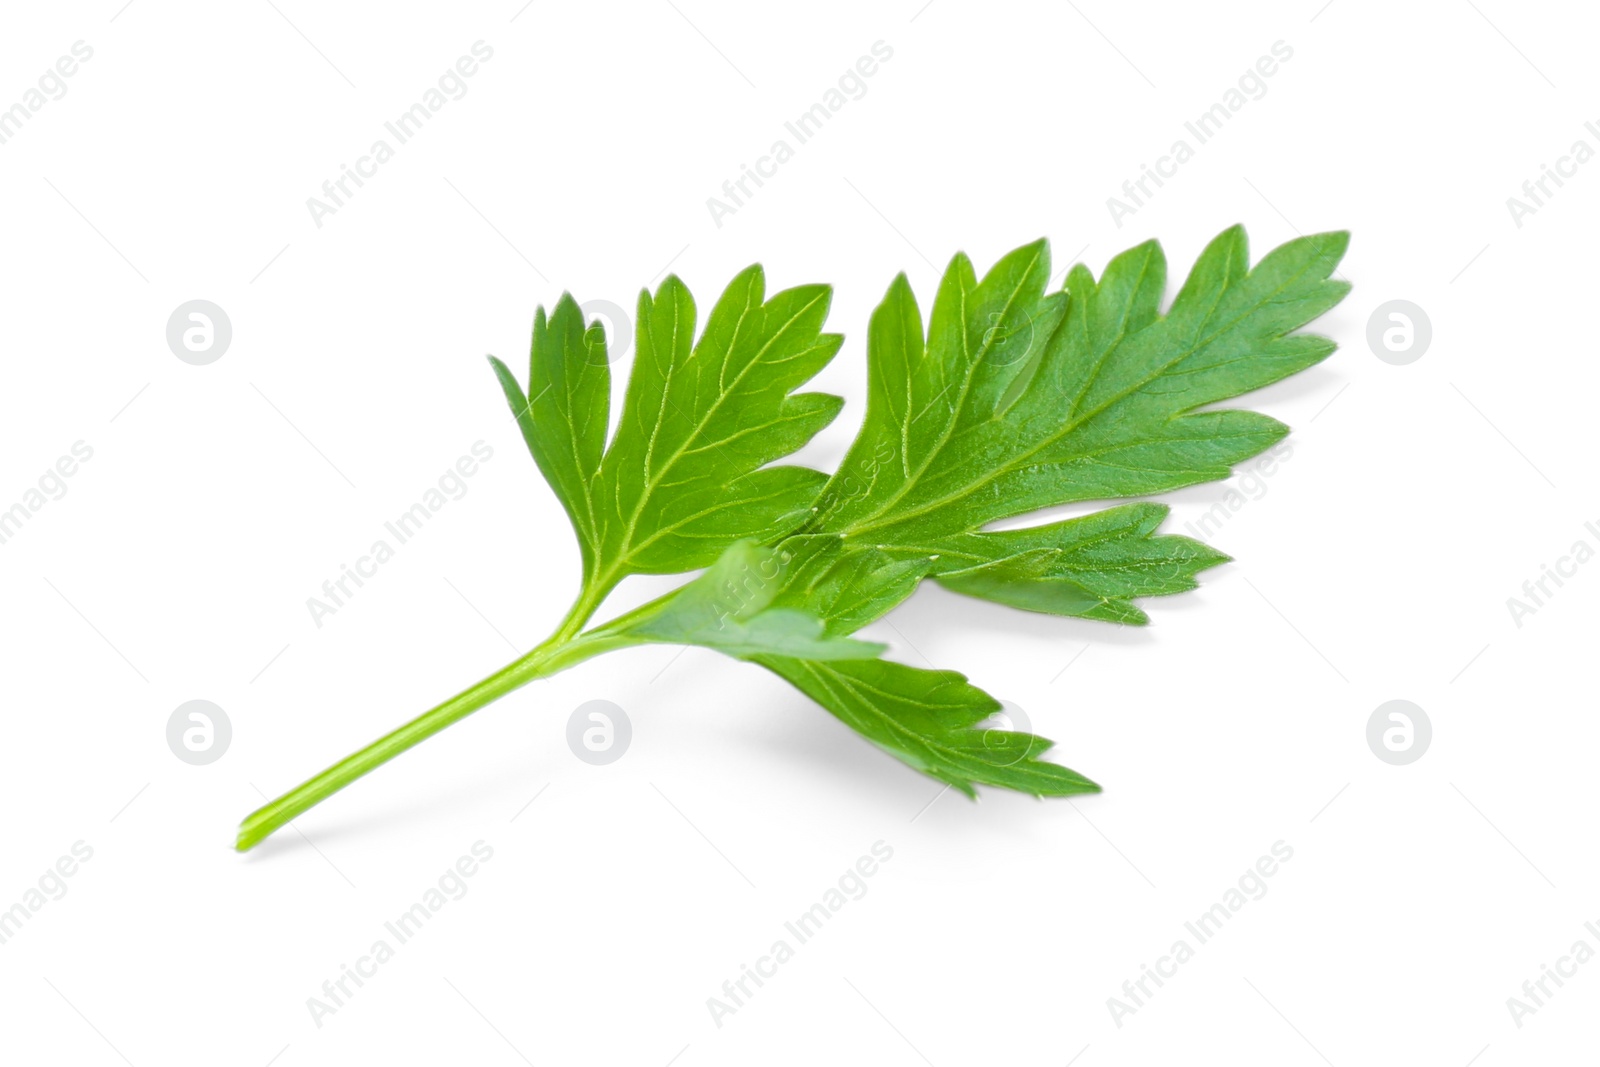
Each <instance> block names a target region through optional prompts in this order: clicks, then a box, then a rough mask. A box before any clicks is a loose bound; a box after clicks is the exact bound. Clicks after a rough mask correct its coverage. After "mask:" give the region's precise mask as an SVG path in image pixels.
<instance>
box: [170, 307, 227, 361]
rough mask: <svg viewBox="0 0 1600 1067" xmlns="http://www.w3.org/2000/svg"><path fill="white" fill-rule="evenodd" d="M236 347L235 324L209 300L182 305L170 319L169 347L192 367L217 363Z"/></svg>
mask: <svg viewBox="0 0 1600 1067" xmlns="http://www.w3.org/2000/svg"><path fill="white" fill-rule="evenodd" d="M232 343H233V322H232V321H231V320H230V319H229V318H228V313H227V312H226V311H223V310H222V309H221V308H220V307H218V306H217V305H216V304H213V303H212V302H211V301H209V300H190V301H188V302H187V303H183V304H179V305H178V306H177V308H176V309H174V310H173V312H172V316H171V317H170V318H169V319H167V347H168V348H170V349H172V354H173V355H175V356H177V357H178V358H179V359H181V360H183V361H184V362H185V363H188V364H189V365H191V366H195V367H204V366H205V365H206V364H207V363H215V362H216V361H217V360H219V359H221V358H222V357H223V355H224V354H225V353H226V352H227V351H228V346H229V345H230V344H232Z"/></svg>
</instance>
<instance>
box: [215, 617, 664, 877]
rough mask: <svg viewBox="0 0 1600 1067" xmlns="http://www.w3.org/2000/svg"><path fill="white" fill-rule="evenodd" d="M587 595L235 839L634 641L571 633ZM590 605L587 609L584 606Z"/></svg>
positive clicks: (277, 822) (253, 836)
mask: <svg viewBox="0 0 1600 1067" xmlns="http://www.w3.org/2000/svg"><path fill="white" fill-rule="evenodd" d="M589 600H590V598H589V597H582V598H580V599H579V603H578V604H576V605H574V608H573V613H572V614H571V615H569V616H568V617H567V620H566V621H564V622H563V623H562V626H561V628H560V629H558V630H557V631H556V633H555V634H553V635H552V636H551V638H550V639H549V640H548V641H546V642H544V643H543V644H542V645H540V646H539V647H537V648H535V649H534V650H533V651H532V652H529V653H528V654H527V655H525V656H523V657H522V658H521V659H518V660H516V661H514V662H512V663H508V664H507V665H506V666H504V667H502V668H500V669H499V670H498V671H495V672H494V673H493V674H491V675H489V677H487V678H485V679H483V680H482V681H480V682H478V683H477V684H476V685H472V686H469V687H468V688H466V689H464V690H462V691H461V692H460V693H457V694H456V695H455V696H453V697H451V698H450V699H449V700H446V701H445V702H444V703H442V704H440V705H439V706H437V707H435V708H433V709H431V710H429V711H426V712H424V713H422V714H421V715H419V716H417V717H416V718H415V719H412V720H411V721H410V722H408V723H406V724H405V725H404V726H402V727H400V728H399V729H398V730H395V731H393V732H391V733H388V734H385V735H384V736H383V737H380V738H378V740H376V741H374V742H372V744H370V745H368V746H367V747H366V748H363V749H361V750H360V751H359V752H355V753H352V754H351V755H349V756H346V757H345V758H344V759H342V760H340V761H339V762H338V763H335V764H334V765H333V766H331V767H329V768H328V769H327V770H325V771H323V772H322V773H321V774H318V775H315V776H314V777H312V778H308V779H307V780H306V781H304V782H302V783H301V784H300V785H298V786H296V787H295V788H293V789H291V790H289V792H287V793H285V794H283V795H282V796H281V797H278V798H277V799H276V800H273V801H271V802H269V803H267V804H266V805H264V806H263V807H261V808H259V809H257V810H256V811H254V812H251V813H250V814H249V815H247V816H246V817H245V819H244V821H243V822H242V823H240V824H239V838H238V841H237V843H236V844H235V845H234V847H235V848H237V849H238V850H239V851H240V852H246V851H248V850H250V849H252V848H254V847H255V846H256V845H258V844H260V843H261V842H262V841H263V840H265V839H266V838H267V836H268V835H269V834H271V833H273V832H274V831H275V830H278V829H280V828H281V827H283V826H285V825H286V824H288V823H289V822H290V821H292V820H293V819H295V818H297V817H299V816H300V815H302V814H303V813H305V812H306V811H307V810H309V809H310V808H312V807H314V806H316V805H317V804H320V803H321V802H322V801H324V800H326V799H327V798H328V797H330V796H332V795H333V794H334V793H337V792H338V791H339V790H341V789H343V788H344V787H345V786H347V785H349V784H350V783H351V782H354V781H355V780H356V779H357V778H360V777H361V776H362V775H364V774H367V773H368V772H370V771H373V770H376V769H377V768H378V767H381V766H382V765H383V764H385V763H387V762H389V761H390V760H392V759H394V758H395V757H396V756H398V755H400V753H402V752H404V751H405V750H406V749H408V748H411V747H412V746H413V745H416V744H419V743H420V742H422V741H425V740H427V739H428V738H430V737H432V736H433V735H434V734H436V733H438V732H439V731H440V730H443V729H444V728H445V727H447V726H450V725H451V724H453V723H457V722H460V721H461V720H462V719H464V718H466V717H467V716H468V715H471V714H472V713H473V712H474V711H477V710H478V709H479V708H481V707H483V706H484V705H485V704H489V703H491V702H493V701H495V700H498V699H499V698H500V697H503V696H505V695H506V694H507V693H509V692H511V691H512V690H513V689H518V688H520V687H521V686H524V685H526V684H528V683H529V682H531V681H534V680H535V679H538V678H547V677H549V676H550V675H552V674H555V673H557V672H559V671H563V670H566V669H567V668H568V667H571V666H573V665H575V664H577V663H581V662H583V661H584V660H586V659H588V658H589V657H591V656H597V655H599V654H600V653H602V652H609V651H611V650H612V649H616V648H622V647H624V646H626V645H629V644H632V643H633V642H632V641H630V640H628V639H626V638H621V637H616V636H613V635H610V634H605V633H599V632H595V633H589V634H582V635H578V636H573V634H574V632H575V631H576V630H577V629H578V628H579V627H581V626H582V625H583V622H584V620H585V618H586V617H587V614H588V613H592V612H593V610H594V608H593V606H592V605H586V602H587V601H589ZM586 606H587V612H585V613H584V614H583V615H582V616H581V617H580V615H579V613H580V612H582V611H584V608H585V607H586Z"/></svg>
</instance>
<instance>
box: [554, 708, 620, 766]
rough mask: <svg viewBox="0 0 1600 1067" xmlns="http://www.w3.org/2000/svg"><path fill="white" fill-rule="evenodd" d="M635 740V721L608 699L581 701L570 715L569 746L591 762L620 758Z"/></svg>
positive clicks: (581, 757) (568, 726) (614, 760)
mask: <svg viewBox="0 0 1600 1067" xmlns="http://www.w3.org/2000/svg"><path fill="white" fill-rule="evenodd" d="M632 743H633V722H632V721H631V720H630V719H629V718H628V713H627V712H625V711H623V710H622V709H621V708H620V707H618V706H617V705H616V704H613V703H611V701H609V700H590V701H586V702H584V703H582V704H579V705H578V706H577V707H576V708H574V709H573V711H572V715H571V716H570V717H568V719H567V747H568V748H570V749H572V754H573V755H574V756H577V757H578V758H579V759H581V760H582V761H583V762H585V763H587V764H589V765H590V766H593V767H604V766H605V765H606V764H608V763H615V762H617V760H619V759H621V758H622V756H623V754H624V753H625V752H627V751H628V746H629V745H630V744H632Z"/></svg>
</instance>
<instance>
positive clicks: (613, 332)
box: [578, 300, 633, 363]
mask: <svg viewBox="0 0 1600 1067" xmlns="http://www.w3.org/2000/svg"><path fill="white" fill-rule="evenodd" d="M578 310H579V311H581V312H583V321H584V322H585V323H587V322H589V321H590V320H592V319H595V318H598V319H599V320H600V326H601V328H602V329H603V330H604V331H605V332H604V334H603V336H604V337H605V339H606V342H607V343H606V347H605V358H604V359H603V360H602V359H599V358H596V357H597V356H598V355H599V353H597V352H596V351H595V349H594V346H592V345H591V346H590V347H589V362H591V363H615V362H616V361H617V360H619V359H621V358H622V357H623V356H624V355H626V354H627V352H628V349H630V348H632V347H633V320H632V319H631V318H629V317H628V313H627V312H626V311H624V310H622V307H621V306H620V305H618V304H613V303H612V302H611V301H609V300H585V301H584V302H583V303H581V304H579V305H578ZM592 328H593V327H591V329H592Z"/></svg>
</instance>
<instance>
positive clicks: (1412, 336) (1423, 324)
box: [1367, 300, 1433, 367]
mask: <svg viewBox="0 0 1600 1067" xmlns="http://www.w3.org/2000/svg"><path fill="white" fill-rule="evenodd" d="M1432 343H1433V322H1432V320H1430V319H1429V318H1428V313H1427V312H1426V311H1423V310H1422V309H1421V308H1420V307H1418V306H1417V305H1415V304H1413V303H1412V302H1411V301H1409V300H1390V301H1387V302H1386V303H1382V304H1379V305H1378V306H1377V307H1376V308H1374V309H1373V311H1372V317H1371V318H1369V319H1367V347H1368V348H1370V349H1372V354H1373V355H1375V356H1377V357H1378V358H1379V359H1381V360H1383V361H1384V362H1385V363H1388V364H1390V365H1391V366H1395V367H1403V366H1405V365H1406V364H1407V363H1415V362H1416V361H1417V360H1419V359H1421V358H1422V357H1423V354H1424V353H1426V352H1427V351H1428V346H1429V345H1430V344H1432Z"/></svg>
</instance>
